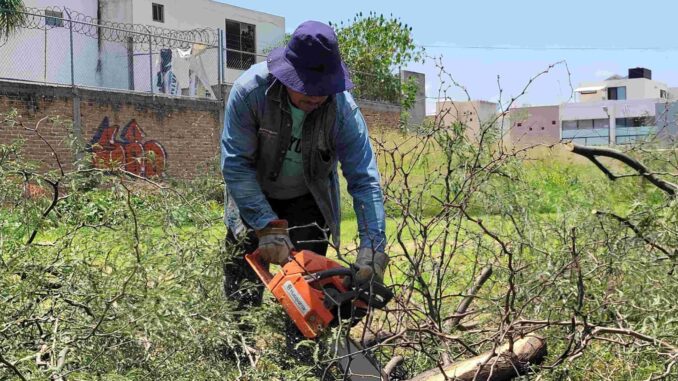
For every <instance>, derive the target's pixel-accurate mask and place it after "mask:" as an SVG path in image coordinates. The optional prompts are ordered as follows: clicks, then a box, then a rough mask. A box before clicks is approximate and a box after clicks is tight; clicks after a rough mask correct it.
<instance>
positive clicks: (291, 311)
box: [245, 250, 367, 339]
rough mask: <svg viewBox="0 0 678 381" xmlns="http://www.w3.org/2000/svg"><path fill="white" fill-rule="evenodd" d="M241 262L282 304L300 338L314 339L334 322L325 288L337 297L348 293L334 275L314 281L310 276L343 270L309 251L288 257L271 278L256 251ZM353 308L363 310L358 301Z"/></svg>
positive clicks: (332, 262)
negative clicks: (254, 273) (332, 290)
mask: <svg viewBox="0 0 678 381" xmlns="http://www.w3.org/2000/svg"><path fill="white" fill-rule="evenodd" d="M245 260H246V261H247V263H249V265H250V266H251V267H252V269H254V271H255V272H256V273H257V275H258V276H259V278H260V279H261V280H262V282H264V284H265V285H266V287H267V288H268V289H269V290H271V292H272V293H273V295H274V296H275V297H276V299H278V301H279V302H280V303H281V304H282V306H283V309H284V310H285V312H287V315H289V317H290V318H291V319H292V321H293V322H294V324H295V325H296V326H297V328H299V331H301V333H302V334H303V335H304V337H306V338H309V339H314V338H316V337H318V335H319V334H320V332H321V331H322V330H323V329H325V328H326V327H327V326H329V325H330V323H331V322H332V320H334V319H335V315H334V313H333V311H332V310H331V309H330V308H328V303H326V300H325V299H326V298H327V297H328V295H327V293H326V292H324V291H323V290H324V289H325V288H328V287H329V288H333V289H335V290H336V291H338V292H339V293H343V292H346V291H348V290H347V288H346V287H345V286H344V284H343V280H344V276H342V275H335V276H329V277H326V278H322V279H315V278H314V277H313V275H314V274H318V273H321V272H324V271H326V270H332V269H343V268H344V267H343V266H341V265H340V264H338V263H337V262H335V261H333V260H331V259H329V258H326V257H324V256H322V255H319V254H316V253H314V252H312V251H309V250H301V251H297V252H294V253H293V254H292V259H291V260H290V261H289V262H288V263H287V264H285V265H283V266H282V267H281V269H280V271H279V272H278V273H277V274H275V275H272V274H271V273H270V272H269V270H268V266H267V265H265V264H264V263H262V261H261V260H260V259H259V250H257V251H255V252H254V253H251V254H247V255H246V256H245ZM354 303H355V304H356V306H358V305H360V307H362V308H367V305H366V304H365V303H363V302H361V301H359V300H357V301H355V302H354Z"/></svg>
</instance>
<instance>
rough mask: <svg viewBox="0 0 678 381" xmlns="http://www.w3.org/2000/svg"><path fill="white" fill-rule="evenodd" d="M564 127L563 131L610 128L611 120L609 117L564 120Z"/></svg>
mask: <svg viewBox="0 0 678 381" xmlns="http://www.w3.org/2000/svg"><path fill="white" fill-rule="evenodd" d="M562 128H563V131H570V130H597V129H609V128H610V122H609V120H607V119H581V120H564V121H563V127H562Z"/></svg>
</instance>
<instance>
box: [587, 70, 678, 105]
mask: <svg viewBox="0 0 678 381" xmlns="http://www.w3.org/2000/svg"><path fill="white" fill-rule="evenodd" d="M574 91H575V93H576V95H578V96H579V102H599V101H607V100H620V101H621V100H633V99H653V98H660V99H668V98H669V95H670V92H669V87H668V86H667V85H666V84H665V83H662V82H658V81H653V80H652V71H650V70H649V69H645V68H639V67H637V68H633V69H629V74H628V76H626V77H620V76H618V75H615V76H612V77H610V78H608V79H606V80H604V81H598V82H584V83H582V84H580V85H579V87H578V88H576V89H575V90H574Z"/></svg>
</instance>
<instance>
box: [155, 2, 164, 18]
mask: <svg viewBox="0 0 678 381" xmlns="http://www.w3.org/2000/svg"><path fill="white" fill-rule="evenodd" d="M152 7H153V21H157V22H165V6H164V5H162V4H156V3H153V5H152Z"/></svg>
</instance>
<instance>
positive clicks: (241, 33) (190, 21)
mask: <svg viewBox="0 0 678 381" xmlns="http://www.w3.org/2000/svg"><path fill="white" fill-rule="evenodd" d="M24 3H25V5H26V6H27V7H29V8H33V9H31V11H32V12H35V13H36V14H37V16H35V17H34V18H33V20H38V21H39V22H38V23H36V22H33V23H32V24H33V25H32V26H33V27H32V28H24V29H21V30H20V31H19V33H18V34H17V35H15V36H13V37H12V38H10V39H9V40H8V41H7V43H6V44H4V45H2V46H0V78H4V79H17V80H28V81H36V82H45V83H61V84H71V58H70V57H71V49H70V46H71V42H70V30H69V24H68V22H67V21H66V20H68V19H69V10H70V11H72V12H71V13H72V14H75V16H74V20H77V21H78V22H77V23H74V24H73V25H74V29H76V31H75V32H74V33H73V57H74V59H73V74H74V76H73V77H74V82H75V84H76V85H80V86H93V87H109V88H116V89H129V90H137V91H151V83H155V81H156V75H157V71H158V68H159V61H160V59H159V52H160V49H161V48H163V47H170V48H173V49H172V66H173V67H172V70H173V72H174V73H175V75H176V77H177V80H178V84H179V88H180V89H181V91H182V93H184V94H185V93H186V90H187V87H188V86H189V85H188V84H189V74H188V73H189V67H191V69H192V71H193V72H195V71H196V70H197V71H201V72H203V73H204V75H203V76H202V77H203V79H205V81H206V82H209V86H205V88H208V87H212V86H214V85H216V84H217V83H218V73H219V67H218V64H217V62H218V49H217V37H216V36H217V33H216V31H217V29H221V30H223V31H224V34H225V43H224V45H225V47H226V48H227V51H226V54H225V55H226V59H225V62H224V64H225V65H224V66H225V69H224V72H225V73H224V74H225V75H224V79H223V80H224V82H226V83H230V82H233V81H234V80H235V79H236V78H237V77H238V76H239V75H240V74H241V73H242V71H243V70H244V69H247V68H248V67H249V66H250V65H251V64H253V63H255V62H260V61H262V60H263V59H264V57H265V54H266V52H268V51H270V49H271V48H273V47H275V46H278V45H280V44H281V42H282V41H283V39H284V36H285V19H284V18H283V17H280V16H275V15H271V14H267V13H263V12H257V11H253V10H248V9H244V8H240V7H235V6H232V5H228V4H223V3H219V2H216V1H211V0H191V1H187V0H154V1H151V0H148V1H147V0H25V1H24ZM35 9H37V10H35ZM40 16H46V18H43V17H40ZM98 19H99V20H101V22H102V24H104V25H107V26H109V27H101V28H97V27H96V26H95V25H96V23H97V20H98ZM36 25H38V27H36ZM132 25H134V26H132ZM206 28H208V29H209V31H204V30H205V29H206ZM200 30H202V33H200ZM175 31H192V32H190V33H175ZM148 33H152V34H154V35H167V37H168V39H163V38H154V39H153V40H152V42H151V44H152V54H149V49H148V46H149V44H148V38H147V35H148ZM170 38H179V39H183V40H186V41H198V42H208V44H189V43H186V44H184V46H181V48H183V49H182V51H181V52H180V51H179V50H177V49H176V48H177V47H178V45H179V44H178V43H177V42H176V41H175V42H174V43H169V42H168V41H169V39H170ZM180 53H181V55H186V54H190V55H189V57H193V58H196V57H197V56H198V55H199V56H200V57H199V59H193V60H191V59H190V58H180V57H179V56H180ZM154 90H155V89H154ZM208 90H211V88H210V89H208Z"/></svg>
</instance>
